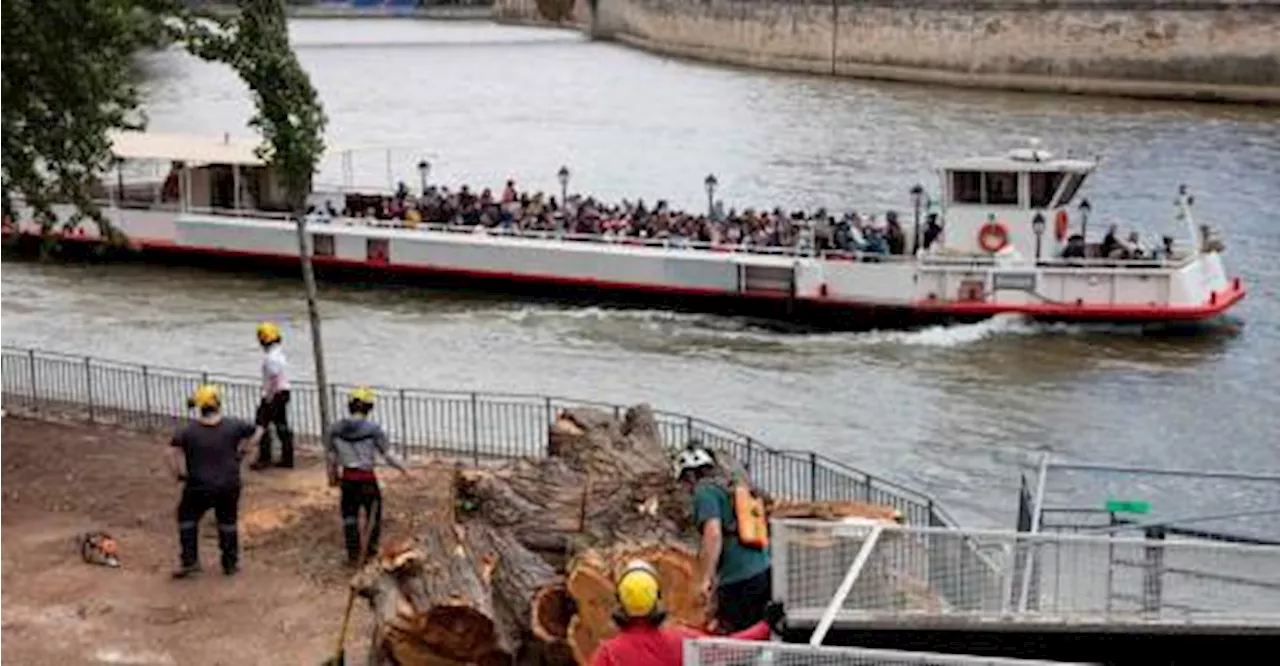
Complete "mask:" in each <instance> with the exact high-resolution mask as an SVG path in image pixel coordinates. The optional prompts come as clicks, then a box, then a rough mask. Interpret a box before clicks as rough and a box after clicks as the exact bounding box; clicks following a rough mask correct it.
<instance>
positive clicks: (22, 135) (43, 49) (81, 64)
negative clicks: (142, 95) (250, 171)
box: [0, 0, 171, 239]
mask: <svg viewBox="0 0 1280 666" xmlns="http://www.w3.org/2000/svg"><path fill="white" fill-rule="evenodd" d="M3 13H4V21H3V22H0V40H2V41H3V44H4V47H3V48H4V54H3V61H4V67H3V83H2V86H0V87H2V89H0V98H3V100H4V103H3V105H0V116H2V117H3V132H2V133H0V162H2V163H3V185H2V186H0V196H2V198H3V202H2V203H3V212H4V215H5V216H6V217H7V218H11V217H12V216H13V212H14V210H13V208H14V201H13V195H14V194H18V195H20V196H22V197H23V199H25V201H26V203H27V205H29V206H31V208H32V209H33V211H34V215H35V219H37V220H39V221H40V222H41V225H42V226H43V227H44V229H45V231H46V232H48V231H51V230H52V229H53V227H54V226H55V225H57V224H58V223H59V222H61V223H62V224H63V225H66V226H75V225H77V224H79V223H80V222H81V221H83V220H84V219H85V218H90V219H92V220H93V221H94V222H95V223H97V225H98V228H99V229H100V230H101V231H102V233H103V237H104V238H112V239H114V238H117V237H118V233H117V232H116V230H114V229H113V228H111V226H110V223H109V221H108V220H107V219H106V218H105V217H104V216H103V215H102V210H101V209H100V208H99V207H98V206H97V205H95V204H94V202H93V198H94V197H93V186H94V184H95V182H96V176H97V174H100V173H103V172H104V171H105V169H106V168H107V167H108V166H109V165H110V163H111V142H110V140H109V138H108V136H107V132H108V131H110V130H113V129H122V128H131V127H140V126H141V125H143V124H144V123H145V120H146V119H145V116H143V115H142V113H141V112H140V111H139V108H138V89H137V86H136V85H135V83H134V80H133V71H132V69H131V67H130V65H131V63H132V58H133V56H134V54H135V53H137V52H138V51H139V50H141V49H144V48H148V47H157V46H160V45H162V44H164V43H165V41H166V39H167V38H169V37H171V34H170V33H169V31H168V30H167V29H166V27H165V26H164V25H162V24H160V23H159V22H158V21H156V20H155V16H154V15H153V14H150V13H148V12H147V11H146V9H145V8H144V7H143V6H142V5H140V4H139V3H138V2H135V1H133V0H3ZM61 202H67V203H71V204H74V206H75V211H76V213H75V214H74V215H72V216H71V217H70V218H68V219H65V220H58V219H57V218H56V217H55V215H54V212H53V204H55V203H61Z"/></svg>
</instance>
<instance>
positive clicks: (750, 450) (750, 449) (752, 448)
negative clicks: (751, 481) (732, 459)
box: [742, 437, 759, 483]
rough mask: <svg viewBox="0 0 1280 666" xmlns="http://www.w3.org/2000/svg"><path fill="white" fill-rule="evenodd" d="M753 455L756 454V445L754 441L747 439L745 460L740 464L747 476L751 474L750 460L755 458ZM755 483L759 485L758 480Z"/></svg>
mask: <svg viewBox="0 0 1280 666" xmlns="http://www.w3.org/2000/svg"><path fill="white" fill-rule="evenodd" d="M755 454H756V443H755V441H754V440H752V439H751V438H750V437H748V438H747V459H746V461H744V462H743V463H742V467H743V469H745V470H746V471H747V473H748V474H750V473H751V459H752V458H754V457H755ZM756 483H759V480H756Z"/></svg>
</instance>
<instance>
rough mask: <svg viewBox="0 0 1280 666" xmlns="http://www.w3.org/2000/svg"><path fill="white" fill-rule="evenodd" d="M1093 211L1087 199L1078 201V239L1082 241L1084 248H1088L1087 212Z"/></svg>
mask: <svg viewBox="0 0 1280 666" xmlns="http://www.w3.org/2000/svg"><path fill="white" fill-rule="evenodd" d="M1091 210H1093V205H1092V204H1090V203H1089V200H1088V199H1081V200H1080V239H1081V240H1082V241H1084V245H1085V247H1089V211H1091Z"/></svg>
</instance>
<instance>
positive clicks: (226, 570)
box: [222, 562, 240, 576]
mask: <svg viewBox="0 0 1280 666" xmlns="http://www.w3.org/2000/svg"><path fill="white" fill-rule="evenodd" d="M239 572H240V565H239V564H236V563H235V562H230V563H228V562H223V563H222V575H224V576H234V575H236V574H237V573H239Z"/></svg>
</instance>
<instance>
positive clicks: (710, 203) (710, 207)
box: [702, 173, 720, 218]
mask: <svg viewBox="0 0 1280 666" xmlns="http://www.w3.org/2000/svg"><path fill="white" fill-rule="evenodd" d="M702 184H703V185H704V186H705V187H706V188H707V217H708V218H714V217H715V215H716V205H715V198H716V186H717V185H719V184H720V181H718V180H716V175H715V174H714V173H709V174H707V178H706V180H703V181H702Z"/></svg>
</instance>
